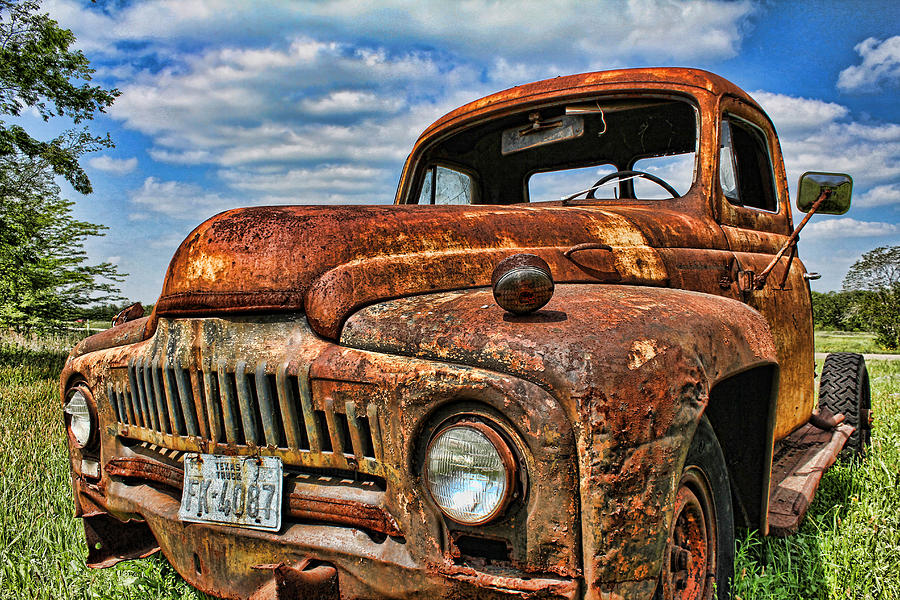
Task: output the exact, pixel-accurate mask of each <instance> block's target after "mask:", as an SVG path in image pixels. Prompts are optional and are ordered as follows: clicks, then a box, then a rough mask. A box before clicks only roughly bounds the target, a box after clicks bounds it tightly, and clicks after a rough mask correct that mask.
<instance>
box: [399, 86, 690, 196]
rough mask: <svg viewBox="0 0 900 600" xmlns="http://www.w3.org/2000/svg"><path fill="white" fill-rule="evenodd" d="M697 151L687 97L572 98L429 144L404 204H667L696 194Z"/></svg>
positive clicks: (491, 122)
mask: <svg viewBox="0 0 900 600" xmlns="http://www.w3.org/2000/svg"><path fill="white" fill-rule="evenodd" d="M696 146H697V117H696V111H695V110H694V107H693V106H692V105H691V104H689V103H688V102H686V101H683V100H676V99H671V98H648V97H643V96H642V97H640V98H606V99H598V100H591V101H587V102H585V101H579V102H577V103H572V102H570V103H567V104H563V105H559V106H551V107H546V108H541V109H540V110H531V111H527V112H523V113H518V114H515V115H510V116H506V117H503V118H498V119H493V120H491V121H489V122H487V123H483V124H480V125H476V126H473V127H469V128H467V129H465V130H462V131H460V132H458V133H456V134H455V135H452V136H450V137H448V138H446V139H444V140H442V141H441V142H440V143H439V144H436V145H434V146H432V147H430V148H428V150H427V151H426V152H425V153H424V155H423V157H422V159H421V160H420V161H419V163H418V167H417V169H416V175H415V178H414V187H413V189H412V190H411V193H410V195H409V196H408V200H407V202H410V203H416V202H418V203H419V204H514V203H519V202H542V201H559V200H563V201H564V202H570V201H574V200H576V199H583V200H586V201H592V200H597V201H603V200H615V199H639V200H660V201H664V200H665V199H668V198H673V197H679V196H681V195H683V194H684V193H685V192H687V190H688V189H690V187H691V185H692V183H693V179H694V162H695V150H696Z"/></svg>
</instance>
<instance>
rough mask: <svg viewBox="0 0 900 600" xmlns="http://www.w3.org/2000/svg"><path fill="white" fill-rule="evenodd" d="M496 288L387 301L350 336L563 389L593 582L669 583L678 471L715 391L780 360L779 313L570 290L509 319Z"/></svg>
mask: <svg viewBox="0 0 900 600" xmlns="http://www.w3.org/2000/svg"><path fill="white" fill-rule="evenodd" d="M490 293H491V292H490V290H472V291H463V292H448V293H442V294H433V295H426V296H417V297H413V298H405V299H399V300H394V301H390V302H386V303H382V304H378V305H374V306H371V307H368V308H366V309H363V310H361V311H359V312H358V313H356V314H355V315H354V316H353V317H351V318H350V319H349V320H348V321H347V323H346V325H345V327H344V332H343V334H342V336H341V342H342V343H344V344H347V345H349V346H354V347H359V348H365V349H369V350H374V351H378V352H385V353H389V354H395V355H412V356H420V357H423V358H427V359H431V360H437V361H442V362H454V363H462V364H467V365H472V366H478V367H483V368H487V369H491V370H497V371H501V372H506V373H511V374H514V375H516V376H518V377H522V378H525V379H528V380H531V381H533V382H534V383H536V384H538V385H540V386H541V387H543V388H545V389H547V390H549V391H550V392H551V393H552V394H553V396H554V397H556V398H559V401H560V403H561V405H562V407H563V409H564V410H565V411H566V414H567V416H568V418H569V420H570V421H571V422H572V423H573V424H574V426H575V431H576V436H577V440H578V450H579V452H578V455H579V461H580V464H579V473H580V478H581V482H580V490H581V515H582V522H581V535H582V549H583V555H584V575H585V579H586V583H587V585H588V587H589V588H590V589H597V590H602V589H604V587H605V586H610V585H612V584H613V582H622V581H625V580H628V581H635V580H639V581H644V580H647V581H649V580H655V579H656V577H657V576H658V574H659V569H660V566H661V565H660V557H661V554H662V553H661V550H662V547H663V544H664V542H665V533H666V531H667V529H666V527H667V524H668V522H669V519H670V518H671V511H672V505H673V504H672V499H673V494H674V489H673V482H674V481H677V478H675V477H673V473H678V472H680V465H681V464H682V463H683V461H684V454H685V452H686V451H687V446H688V445H689V443H690V440H691V438H692V436H693V431H694V427H695V426H696V423H697V421H698V420H699V418H700V414H701V413H702V412H703V410H704V408H705V405H706V402H707V401H708V397H709V390H710V389H711V387H712V386H714V385H715V384H716V383H717V382H718V381H721V380H722V379H724V378H726V377H728V376H729V375H732V374H734V373H737V372H740V371H743V370H745V369H747V368H749V367H750V366H753V365H762V364H774V363H775V362H776V349H775V344H774V341H773V339H772V337H771V335H770V334H769V333H768V328H767V327H766V324H765V320H764V319H763V317H762V316H761V315H760V314H759V313H758V312H756V311H754V310H752V309H750V308H748V307H747V306H746V305H745V304H742V303H740V302H738V301H735V300H730V299H725V298H717V297H714V296H709V295H706V294H698V293H694V292H684V291H679V290H669V289H663V288H647V287H635V286H618V285H605V286H592V285H584V284H580V285H559V286H558V288H557V291H556V294H555V295H554V297H553V299H552V300H551V301H550V303H549V304H547V306H546V307H545V308H544V309H542V310H540V311H538V312H537V313H534V314H532V315H528V316H524V317H513V316H510V315H505V314H504V312H503V311H502V309H500V307H498V306H496V305H495V304H493V303H492V302H491V298H490ZM536 340H540V341H539V342H537V341H536ZM767 458H768V457H763V456H760V457H758V459H759V460H760V461H764V460H766V459H767ZM763 466H764V468H765V470H766V471H768V464H765V465H763ZM753 500H756V499H753ZM764 512H765V511H764Z"/></svg>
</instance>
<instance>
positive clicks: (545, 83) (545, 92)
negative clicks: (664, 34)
mask: <svg viewBox="0 0 900 600" xmlns="http://www.w3.org/2000/svg"><path fill="white" fill-rule="evenodd" d="M644 85H646V86H648V88H652V89H654V90H659V89H666V88H668V89H671V90H673V91H685V92H690V90H691V88H694V89H702V90H705V91H707V92H709V93H711V94H713V95H716V96H722V95H731V96H737V97H739V98H741V99H742V100H744V101H746V102H748V103H750V104H752V105H753V106H755V107H757V108H759V105H758V104H757V103H756V102H755V101H754V100H753V99H752V98H751V97H750V95H749V94H747V92H745V91H744V90H742V89H741V88H739V87H738V86H736V85H735V84H733V83H731V82H730V81H728V80H727V79H725V78H724V77H720V76H718V75H716V74H714V73H710V72H709V71H704V70H702V69H689V68H684V67H649V68H640V69H616V70H612V71H596V72H592V73H581V74H578V75H566V76H561V77H554V78H552V79H544V80H542V81H535V82H534V83H527V84H524V85H517V86H515V87H512V88H509V89H507V90H503V91H502V92H497V93H495V94H491V95H489V96H485V97H484V98H480V99H478V100H475V101H474V102H469V103H468V104H465V105H463V106H461V107H459V108H457V109H455V110H453V111H451V112H449V113H447V114H446V115H444V116H443V117H441V118H440V119H438V120H437V121H435V122H434V123H432V124H431V125H430V126H429V127H428V128H427V129H426V130H425V131H424V132H423V133H422V135H421V136H420V137H419V140H418V141H419V142H421V141H422V140H424V139H426V138H429V137H431V136H432V135H433V134H435V133H436V132H438V131H440V130H443V129H446V128H449V127H452V126H454V125H457V124H458V123H460V122H462V121H468V120H470V119H473V118H477V117H478V116H479V115H481V114H487V113H492V112H497V111H504V109H507V110H508V109H514V108H515V107H516V106H519V105H523V104H536V103H543V102H548V101H553V100H554V99H556V98H574V97H579V96H589V95H591V94H593V93H597V92H604V91H608V90H610V89H631V90H633V89H635V88H638V89H639V88H641V86H644ZM760 110H761V109H760ZM417 145H418V142H417Z"/></svg>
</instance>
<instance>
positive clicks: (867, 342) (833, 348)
mask: <svg viewBox="0 0 900 600" xmlns="http://www.w3.org/2000/svg"><path fill="white" fill-rule="evenodd" d="M816 352H859V353H860V354H900V350H888V349H886V348H884V347H882V346H879V345H878V344H876V343H875V334H874V333H868V332H865V331H819V330H816Z"/></svg>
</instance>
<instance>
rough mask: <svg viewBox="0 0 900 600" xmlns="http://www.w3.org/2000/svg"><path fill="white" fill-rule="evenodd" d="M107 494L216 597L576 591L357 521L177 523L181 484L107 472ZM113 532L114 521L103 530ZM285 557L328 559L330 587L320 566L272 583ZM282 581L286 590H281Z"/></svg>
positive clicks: (300, 566)
mask: <svg viewBox="0 0 900 600" xmlns="http://www.w3.org/2000/svg"><path fill="white" fill-rule="evenodd" d="M106 495H107V498H108V501H109V503H110V504H111V505H114V506H116V508H117V509H118V510H120V511H123V512H127V513H128V514H129V515H134V516H139V517H140V518H142V519H143V520H144V521H145V522H146V524H147V526H148V527H149V529H150V531H151V532H152V534H153V537H154V538H155V539H156V542H157V543H158V545H159V548H160V549H161V550H162V552H163V554H164V555H165V556H166V558H167V559H168V560H169V562H170V563H172V565H173V566H174V567H175V569H176V570H177V571H178V572H179V573H180V574H181V575H182V577H184V578H185V580H187V581H188V582H189V583H190V584H191V585H193V586H195V587H197V588H198V589H201V590H203V591H204V592H207V593H210V594H212V595H215V596H219V597H222V598H251V597H252V598H254V600H262V599H264V598H273V599H274V598H279V599H280V600H286V599H287V598H295V597H296V598H297V599H298V600H299V599H300V598H304V599H305V598H310V597H320V598H326V597H333V598H519V599H526V598H547V599H557V598H558V599H560V600H561V599H564V598H565V599H573V598H576V597H579V594H580V582H579V581H578V580H576V579H567V578H548V577H535V578H530V577H515V576H504V575H500V574H491V573H486V572H479V571H475V570H474V569H471V568H468V567H461V566H452V565H445V564H440V565H422V564H417V562H416V561H415V560H414V558H413V557H412V556H411V554H410V553H409V549H408V543H407V542H406V541H405V540H404V539H402V538H399V539H398V538H395V537H391V536H386V537H384V538H379V537H373V536H371V535H369V534H367V533H365V532H364V531H362V530H360V529H355V528H348V527H340V526H334V525H325V524H314V523H289V524H286V526H284V527H283V528H282V530H281V531H280V532H278V533H268V532H264V531H255V530H251V529H243V528H236V527H226V526H220V525H202V524H196V523H184V522H181V521H180V520H179V519H178V508H179V505H180V498H179V497H178V494H177V493H173V492H168V491H165V490H163V489H160V488H156V487H154V486H150V485H146V484H140V485H130V484H127V483H122V482H111V483H110V484H109V485H108V486H107V488H106ZM117 512H118V511H117ZM110 534H114V531H110V530H107V535H110ZM102 543H103V541H101V544H102ZM282 565H283V566H285V567H288V568H291V569H292V570H296V571H297V572H301V573H302V572H311V571H314V570H316V569H318V568H319V567H322V566H325V567H331V568H333V569H334V570H335V573H336V577H335V581H334V587H333V588H332V587H330V582H329V581H327V577H322V573H323V570H319V571H318V573H315V574H313V575H310V576H308V577H300V578H299V579H296V578H295V579H293V580H290V579H289V580H288V582H287V583H285V584H284V585H282V586H281V587H279V585H278V583H277V580H279V579H282V580H283V579H284V577H283V576H282V577H277V576H276V571H277V569H278V567H279V566H282ZM282 571H283V569H282ZM303 583H306V584H307V586H306V587H303ZM291 586H292V587H291ZM298 586H299V587H298ZM279 589H280V590H281V591H280V592H279ZM288 591H289V592H290V594H291V595H286V594H287V593H288ZM279 593H280V594H281V595H279Z"/></svg>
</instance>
